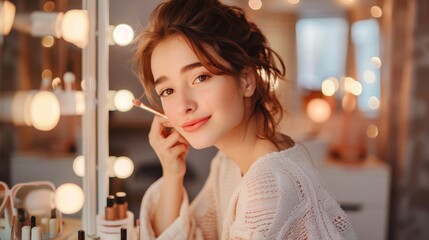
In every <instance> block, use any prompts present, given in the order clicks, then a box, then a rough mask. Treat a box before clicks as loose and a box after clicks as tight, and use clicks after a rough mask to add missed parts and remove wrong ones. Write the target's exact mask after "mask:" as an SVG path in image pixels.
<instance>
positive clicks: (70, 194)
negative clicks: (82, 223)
mask: <svg viewBox="0 0 429 240" xmlns="http://www.w3.org/2000/svg"><path fill="white" fill-rule="evenodd" d="M84 202H85V200H84V194H83V190H82V188H81V187H79V186H78V185H76V184H74V183H65V184H63V185H61V186H59V187H58V188H57V190H56V191H55V206H57V208H58V210H59V211H60V212H62V213H65V214H73V213H76V212H78V211H79V210H80V209H81V208H82V207H83V204H84Z"/></svg>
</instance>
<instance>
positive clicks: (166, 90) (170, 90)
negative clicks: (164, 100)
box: [159, 88, 174, 97]
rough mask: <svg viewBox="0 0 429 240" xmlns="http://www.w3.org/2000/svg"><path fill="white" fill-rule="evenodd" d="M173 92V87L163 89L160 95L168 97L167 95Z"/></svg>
mask: <svg viewBox="0 0 429 240" xmlns="http://www.w3.org/2000/svg"><path fill="white" fill-rule="evenodd" d="M173 92H174V90H173V89H171V88H167V89H164V90H162V91H161V93H159V96H160V97H166V96H168V95H170V94H172V93H173Z"/></svg>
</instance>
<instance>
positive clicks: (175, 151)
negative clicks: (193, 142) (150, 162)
mask: <svg viewBox="0 0 429 240" xmlns="http://www.w3.org/2000/svg"><path fill="white" fill-rule="evenodd" d="M149 144H150V145H151V146H152V148H153V149H154V150H155V153H156V154H157V155H158V158H159V160H160V162H161V165H162V169H163V176H164V177H165V178H176V179H177V178H182V179H183V177H184V176H185V173H186V163H185V159H186V156H187V155H188V152H189V143H188V142H187V141H186V139H185V138H183V137H182V136H181V135H180V134H179V132H177V131H176V130H175V129H174V128H171V125H170V123H169V122H168V120H166V119H163V118H161V117H158V116H155V117H154V119H153V121H152V126H151V129H150V132H149Z"/></svg>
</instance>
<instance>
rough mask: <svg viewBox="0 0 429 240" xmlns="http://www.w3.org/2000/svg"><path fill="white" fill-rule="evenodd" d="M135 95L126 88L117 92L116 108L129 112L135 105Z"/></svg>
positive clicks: (115, 98) (114, 100)
mask: <svg viewBox="0 0 429 240" xmlns="http://www.w3.org/2000/svg"><path fill="white" fill-rule="evenodd" d="M133 99H134V95H133V94H132V93H131V92H130V91H129V90H126V89H123V90H119V91H117V92H116V94H115V96H114V98H113V103H114V105H115V107H116V109H117V110H118V111H120V112H127V111H129V110H130V109H131V108H132V107H133Z"/></svg>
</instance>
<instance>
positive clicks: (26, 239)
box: [21, 226, 31, 240]
mask: <svg viewBox="0 0 429 240" xmlns="http://www.w3.org/2000/svg"><path fill="white" fill-rule="evenodd" d="M30 231H31V228H30V226H23V227H22V228H21V237H22V238H21V239H22V240H30V234H31V232H30Z"/></svg>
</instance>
